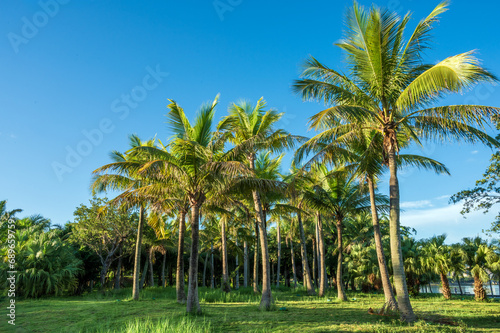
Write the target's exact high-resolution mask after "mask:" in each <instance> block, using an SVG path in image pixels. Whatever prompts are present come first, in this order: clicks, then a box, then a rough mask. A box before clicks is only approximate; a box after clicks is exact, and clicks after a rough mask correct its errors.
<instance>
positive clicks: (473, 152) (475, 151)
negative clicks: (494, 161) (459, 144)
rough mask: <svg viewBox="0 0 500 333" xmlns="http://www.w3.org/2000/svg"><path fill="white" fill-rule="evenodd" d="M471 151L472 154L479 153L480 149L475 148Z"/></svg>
mask: <svg viewBox="0 0 500 333" xmlns="http://www.w3.org/2000/svg"><path fill="white" fill-rule="evenodd" d="M470 153H471V154H477V153H479V151H477V150H473V151H471V152H470Z"/></svg>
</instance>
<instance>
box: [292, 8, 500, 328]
mask: <svg viewBox="0 0 500 333" xmlns="http://www.w3.org/2000/svg"><path fill="white" fill-rule="evenodd" d="M446 10H447V3H446V2H443V3H441V4H439V5H438V6H437V7H436V8H435V9H434V10H433V11H432V12H431V14H430V15H429V16H427V17H426V18H425V19H423V20H421V21H420V22H419V23H418V24H417V26H416V28H415V30H414V32H413V33H412V34H411V37H410V38H409V40H408V41H407V42H406V43H405V41H404V38H403V37H404V33H405V30H406V26H407V24H408V22H409V21H410V15H409V14H407V15H405V16H404V17H403V18H400V17H399V16H398V15H397V13H391V12H390V11H388V10H381V9H379V8H377V7H372V8H371V9H370V10H369V11H367V10H365V9H364V8H363V7H361V6H359V5H358V4H357V3H355V4H354V6H353V8H352V9H351V10H350V11H349V12H348V14H347V20H346V22H347V29H346V32H345V36H344V39H343V40H341V41H340V42H338V43H336V44H335V45H336V46H338V47H340V48H341V49H342V50H343V51H344V52H345V54H346V60H347V64H348V74H343V73H341V72H339V71H335V70H332V69H330V68H328V67H327V66H324V65H323V64H321V63H320V62H319V61H317V60H316V59H314V58H312V57H311V58H310V59H309V60H308V61H307V62H306V64H305V66H306V69H305V70H304V72H303V79H302V80H299V81H297V82H296V83H295V89H296V91H298V92H301V93H302V96H303V98H304V99H306V100H309V99H313V100H322V101H324V102H325V103H326V104H328V105H329V106H331V107H329V108H328V109H326V110H324V111H322V112H320V113H318V114H316V115H315V116H313V117H312V124H313V126H314V127H317V128H325V129H329V131H328V132H327V133H325V136H326V135H329V136H334V137H337V138H341V139H342V140H348V139H349V138H350V137H352V136H353V135H355V134H356V132H358V130H359V129H360V128H361V129H362V130H373V131H374V135H377V136H380V137H381V138H382V140H383V141H382V142H383V149H382V151H381V153H383V155H384V160H385V162H386V163H387V165H388V166H389V172H390V180H389V185H390V199H391V209H390V221H391V228H390V230H391V231H390V235H391V257H392V263H393V268H394V284H395V289H396V293H397V296H398V308H399V310H400V315H401V318H402V319H403V320H405V321H408V322H412V321H414V320H415V315H414V313H413V309H412V307H411V304H410V300H409V295H408V290H407V286H406V279H405V272H404V269H403V258H402V252H401V240H400V238H401V237H400V209H399V185H398V178H397V163H396V156H397V154H398V152H399V143H400V142H401V139H403V142H406V141H407V140H409V139H411V140H412V141H414V142H416V143H417V144H421V140H422V139H431V138H432V139H438V140H443V141H445V140H446V141H447V140H460V139H461V140H464V141H467V142H472V143H475V142H483V143H486V144H493V145H496V146H498V145H499V143H498V142H497V141H496V140H495V139H493V138H491V137H490V136H488V135H487V134H485V133H484V132H483V131H482V130H481V129H482V128H483V126H484V125H485V124H488V123H489V122H490V121H491V120H492V117H493V116H495V115H498V114H499V113H500V112H499V111H500V110H499V109H497V108H492V107H487V106H477V105H450V106H439V107H433V106H432V103H433V102H435V101H436V100H437V99H438V98H439V97H442V96H444V95H445V94H447V93H454V92H460V91H462V90H464V89H466V88H469V87H471V86H472V85H474V84H476V83H480V82H493V81H495V80H496V78H495V77H494V76H493V75H492V74H490V73H489V72H487V71H486V70H484V69H483V68H481V67H480V66H479V65H478V60H477V59H476V58H474V56H473V54H472V52H466V53H462V54H458V55H455V56H452V57H449V58H446V59H444V60H442V61H441V62H439V63H437V64H425V63H424V62H423V59H422V51H423V50H425V48H427V47H428V40H429V37H430V32H431V31H432V27H433V25H434V23H435V22H437V16H438V15H439V14H441V13H443V12H444V11H446ZM354 129H358V130H356V131H355V130H354Z"/></svg>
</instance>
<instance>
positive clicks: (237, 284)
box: [234, 235, 240, 289]
mask: <svg viewBox="0 0 500 333" xmlns="http://www.w3.org/2000/svg"><path fill="white" fill-rule="evenodd" d="M235 237H236V238H235V241H236V248H237V249H238V235H236V236H235ZM235 264H236V274H235V275H234V289H240V267H239V266H240V263H239V256H238V251H236V262H235Z"/></svg>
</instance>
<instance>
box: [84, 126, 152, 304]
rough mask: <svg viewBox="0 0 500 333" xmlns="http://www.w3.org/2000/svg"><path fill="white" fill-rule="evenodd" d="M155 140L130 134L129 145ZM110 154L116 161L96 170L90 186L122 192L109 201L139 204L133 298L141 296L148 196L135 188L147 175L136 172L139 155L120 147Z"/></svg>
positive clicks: (143, 144)
mask: <svg viewBox="0 0 500 333" xmlns="http://www.w3.org/2000/svg"><path fill="white" fill-rule="evenodd" d="M154 144H155V139H152V140H148V141H142V140H141V139H140V138H139V137H138V136H137V135H135V134H133V135H130V136H129V146H130V148H131V149H133V148H136V147H140V146H148V147H152V146H154ZM110 157H111V159H112V160H113V163H110V164H106V165H104V166H102V167H100V168H98V169H96V170H94V171H93V174H94V178H93V183H92V185H91V188H92V192H93V193H94V194H95V193H101V192H106V191H120V192H122V193H121V194H120V195H119V196H117V197H116V198H115V199H114V200H111V201H110V204H118V203H122V204H124V205H125V206H129V207H139V223H138V226H137V237H136V245H135V255H134V274H133V287H132V299H133V300H135V301H137V300H139V290H140V279H139V274H140V267H141V248H142V234H143V230H144V210H145V203H146V201H147V199H146V197H145V196H141V197H138V196H137V195H136V194H135V192H134V190H136V189H138V188H140V187H142V186H144V185H145V179H143V177H141V176H140V175H138V174H137V172H136V171H137V167H138V165H140V163H141V162H142V160H141V158H140V157H138V156H133V155H131V154H127V153H121V152H118V151H112V152H111V154H110Z"/></svg>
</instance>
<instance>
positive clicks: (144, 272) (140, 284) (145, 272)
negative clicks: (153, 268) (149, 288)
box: [139, 251, 149, 289]
mask: <svg viewBox="0 0 500 333" xmlns="http://www.w3.org/2000/svg"><path fill="white" fill-rule="evenodd" d="M147 254H148V257H147V259H146V262H145V263H144V269H143V270H142V276H141V282H140V283H139V288H140V289H142V288H143V287H144V282H145V281H146V275H147V274H148V266H149V251H147Z"/></svg>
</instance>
